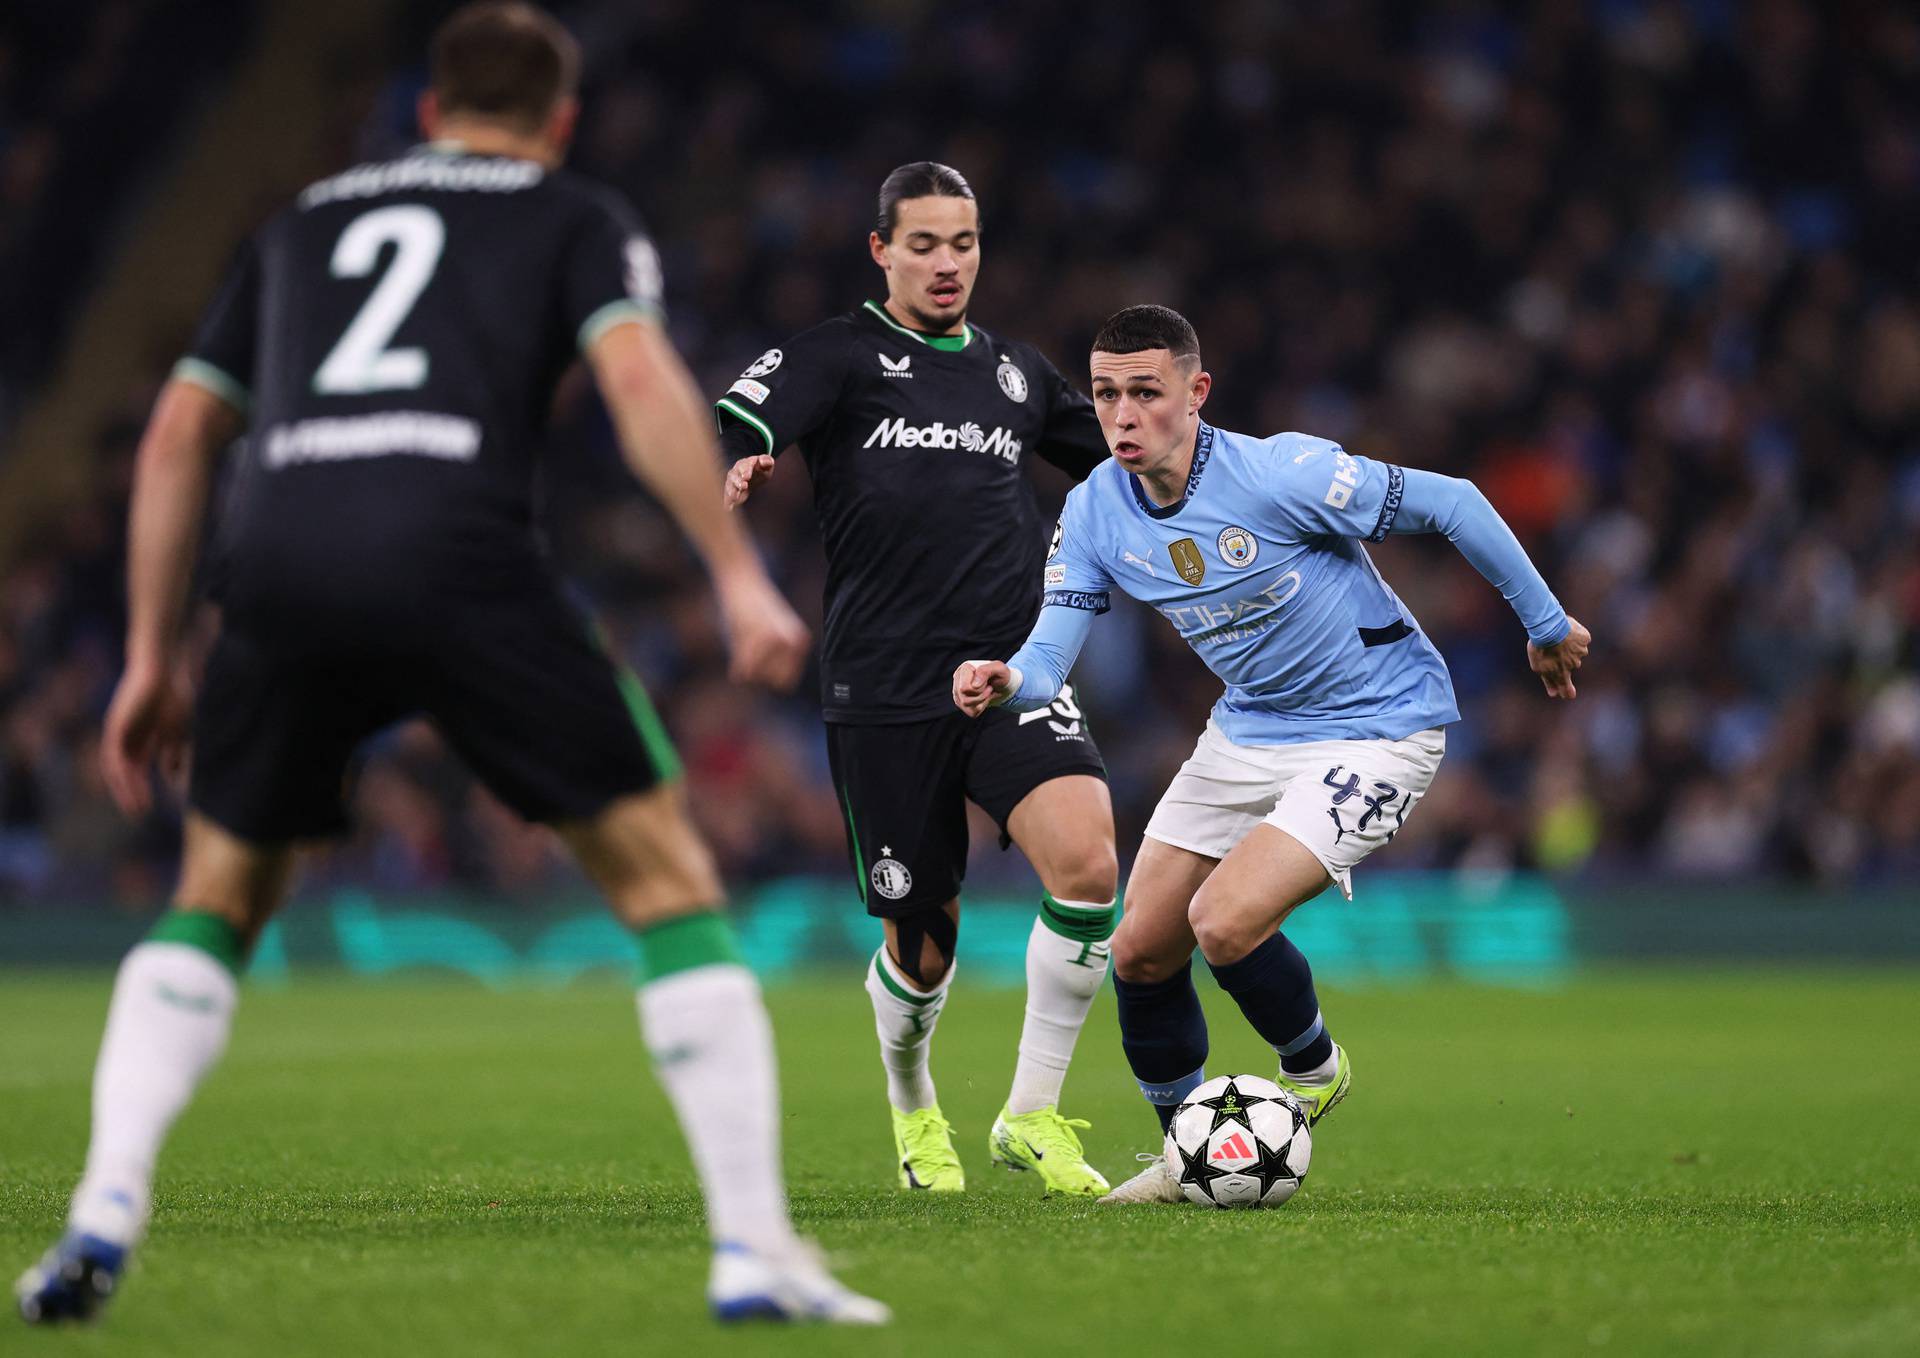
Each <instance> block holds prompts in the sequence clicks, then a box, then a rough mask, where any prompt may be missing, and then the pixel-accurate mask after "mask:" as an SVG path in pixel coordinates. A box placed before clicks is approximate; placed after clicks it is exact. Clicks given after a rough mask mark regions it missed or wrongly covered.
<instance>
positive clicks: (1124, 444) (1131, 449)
mask: <svg viewBox="0 0 1920 1358" xmlns="http://www.w3.org/2000/svg"><path fill="white" fill-rule="evenodd" d="M1140 453H1141V448H1140V445H1139V444H1137V443H1131V442H1129V441H1127V440H1126V439H1121V440H1120V442H1118V443H1116V444H1114V445H1113V455H1114V456H1115V457H1117V458H1119V459H1120V460H1121V461H1122V462H1137V461H1138V460H1139V458H1140Z"/></svg>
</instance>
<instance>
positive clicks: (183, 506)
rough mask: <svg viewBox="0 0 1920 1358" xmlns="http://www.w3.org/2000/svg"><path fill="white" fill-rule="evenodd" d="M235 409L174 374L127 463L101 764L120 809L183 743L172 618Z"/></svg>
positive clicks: (234, 424)
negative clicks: (129, 482)
mask: <svg viewBox="0 0 1920 1358" xmlns="http://www.w3.org/2000/svg"><path fill="white" fill-rule="evenodd" d="M240 425H241V415H240V412H239V411H238V410H236V409H235V408H234V407H233V406H231V405H229V404H228V403H227V402H226V401H225V400H224V399H222V398H221V397H219V396H217V395H215V394H214V393H213V392H212V391H210V390H208V389H207V388H206V387H203V386H200V385H199V384H197V383H195V382H190V381H183V380H181V379H179V378H175V379H174V380H173V381H170V382H168V383H167V385H166V386H165V387H163V388H161V391H160V399H159V401H158V402H156V403H155V405H154V408H153V418H152V419H151V420H149V421H148V422H147V430H146V433H145V434H144V435H143V436H142V437H141V440H140V452H139V456H138V458H137V459H136V461H135V463H134V473H133V502H132V505H131V507H130V508H129V511H128V515H127V656H126V662H127V667H126V670H125V672H124V673H122V675H121V676H120V683H119V685H118V686H117V687H116V688H115V689H114V693H113V702H112V703H111V704H110V705H109V706H108V708H107V722H106V731H105V733H104V735H103V736H102V739H101V748H100V764H101V772H102V774H103V775H104V777H105V778H106V783H107V790H108V791H109V792H110V793H111V794H112V796H113V799H114V801H115V802H116V803H118V805H119V807H120V809H121V810H122V811H123V812H125V813H126V814H127V815H129V816H139V815H144V814H145V813H146V811H147V808H148V807H149V806H150V805H151V803H152V792H151V786H150V784H149V782H148V772H149V770H150V769H151V768H152V765H153V762H154V760H155V759H156V758H157V759H160V760H161V761H162V762H163V763H169V762H174V761H176V760H177V759H178V758H179V756H180V755H181V754H182V753H183V751H184V749H185V744H184V740H185V734H186V718H187V695H186V685H185V681H184V680H183V679H182V678H181V677H180V674H179V669H180V665H179V647H180V629H181V620H182V619H183V618H184V617H185V615H186V611H187V596H188V591H189V589H190V587H191V585H192V583H193V562H194V557H195V556H196V554H197V553H198V550H199V546H200V528H201V522H202V520H203V519H204V518H205V516H206V510H207V489H208V487H209V486H210V485H211V484H212V481H213V464H214V460H215V458H216V457H218V456H219V453H220V450H221V449H222V448H224V447H226V446H227V444H228V443H230V442H232V440H233V438H234V436H235V435H237V434H238V433H239V432H240Z"/></svg>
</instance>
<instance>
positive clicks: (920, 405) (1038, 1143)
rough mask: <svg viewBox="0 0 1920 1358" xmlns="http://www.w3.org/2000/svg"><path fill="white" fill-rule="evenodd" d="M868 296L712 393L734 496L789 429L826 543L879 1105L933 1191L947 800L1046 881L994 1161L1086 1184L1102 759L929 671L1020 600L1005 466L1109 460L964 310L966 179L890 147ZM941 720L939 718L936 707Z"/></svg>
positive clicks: (961, 864) (1100, 957) (953, 843)
mask: <svg viewBox="0 0 1920 1358" xmlns="http://www.w3.org/2000/svg"><path fill="white" fill-rule="evenodd" d="M868 248H869V250H870V252H871V254H872V256H873V261H874V263H875V264H877V265H878V266H879V267H880V269H881V270H882V271H883V272H884V273H885V275H886V280H887V296H886V300H885V301H884V302H871V301H870V302H867V303H866V304H865V305H864V306H862V307H860V308H858V309H856V310H854V311H852V312H849V313H847V314H846V315H843V316H837V317H835V318H833V319H832V320H829V321H827V322H825V323H824V324H821V325H818V326H815V327H814V328H813V329H811V330H809V331H807V332H805V333H804V334H801V335H797V336H795V337H794V338H792V339H790V340H788V341H786V342H785V343H784V344H782V345H781V346H780V347H779V348H777V349H770V350H768V351H767V352H766V353H765V354H762V355H761V356H760V358H759V359H758V360H756V361H755V362H754V363H753V364H752V365H751V366H750V367H748V368H747V370H746V372H745V373H744V374H742V376H741V378H740V380H739V381H737V382H735V383H734V384H733V386H732V387H730V388H729V389H728V390H727V393H726V394H725V395H724V396H723V397H721V398H720V400H719V402H718V406H717V409H718V418H719V421H720V430H721V434H720V441H721V444H722V446H723V447H724V448H725V449H726V450H727V452H728V454H729V455H730V456H732V457H733V458H735V459H736V461H735V462H734V465H733V467H732V469H731V470H730V471H729V473H728V475H727V503H728V504H729V505H730V506H736V507H737V506H738V505H740V504H742V503H744V502H745V501H746V499H747V498H748V496H749V495H750V494H751V493H752V491H753V488H754V487H755V486H757V485H760V484H761V483H762V482H764V481H765V480H766V479H767V478H768V477H769V476H771V475H772V474H773V469H774V459H775V457H776V456H777V455H778V454H779V453H780V452H781V451H782V450H783V449H784V448H786V447H787V446H788V445H789V444H794V445H797V446H798V447H799V449H800V453H801V456H802V457H803V458H804V459H805V460H806V464H807V469H808V471H809V472H810V473H811V474H812V478H813V488H814V504H815V508H816V510H817V512H818V515H819V519H820V531H821V536H822V538H823V540H824V542H825V545H826V552H827V585H826V596H827V607H826V637H825V640H824V643H823V645H822V658H821V688H822V692H821V700H822V704H823V707H824V710H825V717H826V723H827V753H828V758H829V761H830V763H831V765H832V770H833V780H834V785H835V791H836V793H837V795H838V797H839V799H840V804H841V810H842V812H843V813H844V814H845V817H846V821H847V844H848V848H849V851H850V854H851V857H852V860H853V870H854V880H855V882H856V884H857V885H858V888H859V891H860V896H861V899H862V900H863V901H864V903H865V905H866V907H867V910H868V912H869V913H871V914H873V915H877V916H879V917H880V919H881V920H882V922H883V924H884V928H885V932H886V942H885V946H884V947H882V948H880V949H879V950H878V951H876V952H875V953H874V956H873V960H872V963H871V964H870V966H869V967H868V971H867V993H868V994H869V995H870V996H871V997H872V1000H873V1010H874V1020H875V1023H876V1025H877V1027H878V1029H879V1034H880V1052H881V1059H882V1061H883V1062H884V1064H885V1066H886V1073H887V1096H888V1102H889V1103H890V1104H891V1105H892V1109H893V1131H894V1149H895V1153H896V1162H897V1165H898V1175H899V1181H900V1183H901V1185H902V1186H903V1187H906V1188H910V1189H928V1190H931V1191H935V1192H957V1191H959V1190H961V1189H963V1188H964V1187H965V1175H964V1172H963V1171H962V1169H961V1166H960V1160H959V1157H958V1156H957V1155H956V1154H955V1152H954V1149H953V1141H952V1128H951V1127H950V1125H949V1124H948V1122H947V1120H946V1118H945V1117H944V1116H943V1115H942V1114H941V1112H940V1106H939V1103H938V1102H937V1100H936V1097H935V1093H934V1087H933V1080H932V1077H931V1075H930V1074H929V1071H928V1047H929V1044H930V1043H931V1040H932V1037H933V1029H934V1024H935V1022H936V1021H937V1020H938V1019H939V1017H940V1011H941V1009H942V1007H943V1006H944V1005H945V1003H946V998H947V990H948V986H949V985H950V984H951V982H952V980H953V972H954V953H955V943H956V938H957V933H958V923H959V915H960V902H959V892H960V884H961V879H962V877H963V876H964V874H965V869H966V858H967V817H966V804H965V803H966V801H967V800H968V799H971V800H972V801H974V802H975V803H977V804H978V805H979V806H980V807H981V808H982V809H983V810H985V811H986V812H987V813H988V814H989V815H990V816H992V817H993V819H994V820H995V822H997V823H998V824H999V825H1000V827H1001V831H1002V844H1003V845H1004V844H1005V843H1006V842H1007V840H1008V839H1011V840H1012V841H1013V842H1014V843H1017V844H1018V845H1019V846H1020V848H1021V850H1022V852H1024V853H1025V854H1026V856H1027V858H1028V859H1029V860H1030V861H1031V862H1032V863H1033V866H1034V868H1035V870H1036V871H1037V872H1038V873H1039V875H1040V881H1041V885H1042V886H1043V887H1044V888H1045V892H1046V894H1045V896H1044V897H1043V898H1042V901H1041V904H1040V913H1039V918H1038V919H1037V920H1036V921H1035V923H1034V927H1033V930H1032V932H1031V934H1030V935H1029V937H1028V941H1027V1012H1026V1022H1025V1026H1024V1027H1023V1029H1022V1030H1021V1036H1020V1050H1019V1059H1018V1062H1017V1064H1016V1066H1015V1069H1014V1077H1013V1087H1012V1090H1011V1092H1010V1093H1009V1094H1008V1097H1007V1103H1006V1106H1005V1107H1004V1108H1003V1109H1002V1110H1001V1113H1000V1116H999V1117H998V1118H997V1119H996V1120H995V1122H994V1125H993V1128H992V1130H991V1132H990V1133H989V1136H988V1153H989V1156H990V1158H991V1159H992V1160H993V1161H994V1162H996V1163H999V1164H1003V1165H1006V1166H1008V1167H1010V1168H1014V1169H1022V1170H1033V1171H1036V1172H1037V1173H1038V1175H1039V1178H1040V1180H1041V1182H1042V1184H1043V1186H1044V1189H1045V1191H1047V1192H1058V1193H1075V1194H1084V1195H1087V1196H1098V1195H1100V1194H1102V1193H1105V1192H1106V1191H1107V1182H1106V1180H1105V1179H1104V1178H1102V1177H1101V1176H1100V1173H1099V1171H1097V1170H1095V1169H1094V1168H1093V1166H1091V1165H1089V1164H1088V1163H1087V1160H1086V1155H1085V1152H1084V1150H1083V1149H1082V1147H1081V1144H1080V1139H1079V1136H1078V1135H1077V1134H1076V1132H1075V1130H1074V1129H1075V1128H1076V1127H1084V1126H1086V1123H1084V1122H1082V1121H1079V1120H1077V1119H1073V1120H1070V1119H1067V1118H1065V1117H1062V1116H1061V1114H1060V1110H1059V1100H1060V1090H1061V1086H1062V1084H1063V1083H1064V1081H1065V1079H1066V1072H1067V1064H1068V1061H1069V1060H1070V1059H1071V1057H1072V1055H1073V1047H1074V1041H1075V1039H1076V1038H1077V1037H1078V1036H1079V1033H1080V1028H1081V1026H1082V1025H1083V1024H1084V1023H1085V1022H1086V1017H1087V1010H1088V1007H1089V1006H1090V1005H1091V1004H1092V1003H1093V997H1094V995H1095V994H1097V993H1098V992H1099V989H1100V985H1101V983H1102V981H1104V980H1105V978H1106V973H1107V952H1108V948H1107V939H1108V937H1109V936H1110V935H1111V934H1112V933H1113V929H1114V925H1115V923H1116V921H1117V918H1118V911H1117V908H1116V904H1115V901H1114V887H1115V879H1116V876H1117V869H1116V866H1115V860H1114V849H1113V808H1112V804H1111V802H1110V800H1109V798H1108V795H1107V785H1106V781H1105V779H1106V771H1105V766H1104V765H1103V764H1102V763H1101V761H1100V755H1099V752H1098V751H1097V750H1096V749H1095V748H1094V744H1093V740H1092V737H1091V736H1090V735H1089V733H1088V731H1087V726H1086V721H1085V719H1084V718H1083V717H1082V715H1081V713H1080V710H1079V708H1078V707H1077V706H1076V705H1075V703H1074V699H1073V695H1072V693H1071V691H1070V690H1063V691H1062V693H1061V695H1060V698H1059V699H1058V700H1057V701H1056V702H1055V703H1054V704H1053V706H1052V707H1051V708H1050V709H1048V710H1046V711H1043V712H1037V713H1029V714H1028V715H1027V716H1026V717H1024V718H1022V717H1012V716H1008V715H1006V714H1001V713H998V712H994V713H989V714H987V717H986V718H984V719H983V720H982V721H981V722H980V723H979V724H978V725H973V726H970V725H969V724H968V723H967V720H966V718H965V717H964V716H961V715H960V714H959V713H958V712H956V711H955V709H954V707H953V701H952V698H951V697H950V695H949V693H948V687H949V684H948V676H950V675H951V674H952V673H953V670H954V667H955V666H956V665H957V664H959V663H960V662H961V661H964V660H969V659H973V658H976V657H979V656H992V655H999V654H1002V653H1006V654H1011V652H1010V651H1004V652H1003V650H1002V649H997V648H1002V647H1004V645H1005V643H1007V642H1011V643H1012V644H1014V645H1018V644H1019V642H1020V641H1021V640H1022V639H1024V638H1025V636H1026V630H1025V629H1026V628H1028V627H1029V626H1030V625H1031V623H1032V621H1033V619H1034V617H1035V615H1036V614H1037V613H1038V612H1039V607H1040V591H1039V589H1038V588H1037V587H1036V586H1035V583H1034V582H1035V581H1036V580H1038V578H1039V575H1038V572H1039V571H1040V569H1041V566H1042V563H1043V560H1044V558H1045V556H1046V552H1047V532H1048V528H1047V525H1046V523H1045V521H1044V520H1043V519H1042V518H1041V516H1040V512H1039V508H1038V505H1037V504H1036V502H1035V499H1034V494H1033V488H1032V485H1031V483H1030V482H1029V480H1028V479H1027V477H1026V475H1025V473H1024V472H1023V471H1022V463H1023V462H1024V461H1025V460H1026V459H1028V458H1030V457H1031V456H1033V455H1035V454H1038V455H1039V456H1040V457H1043V458H1045V459H1046V460H1047V461H1049V462H1051V463H1053V464H1054V465H1056V466H1058V467H1061V468H1063V469H1064V470H1066V471H1067V472H1069V473H1070V474H1071V475H1073V476H1074V477H1075V478H1076V479H1080V478H1084V477H1085V476H1086V474H1087V473H1088V472H1089V471H1091V470H1092V469H1093V467H1094V466H1095V465H1097V464H1098V463H1099V462H1100V461H1102V460H1103V459H1104V458H1105V457H1106V456H1107V447H1106V442H1105V440H1104V439H1103V438H1102V436H1101V433H1100V423H1099V420H1098V419H1096V418H1095V416H1094V412H1093V405H1092V402H1091V401H1089V400H1088V399H1087V397H1085V396H1084V395H1082V394H1081V393H1079V392H1078V391H1076V390H1075V389H1074V388H1072V387H1071V386H1069V385H1068V384H1067V382H1066V380H1065V379H1064V378H1062V377H1061V376H1060V374H1059V373H1058V372H1056V371H1055V370H1054V368H1053V365H1052V364H1050V363H1048V362H1047V360H1046V358H1045V357H1043V356H1042V355H1041V354H1040V352H1039V351H1038V350H1037V349H1035V348H1034V347H1033V346H1031V345H1028V344H1022V343H1020V342H1018V341H1014V340H1008V339H1003V338H1000V337H998V336H995V335H990V334H988V333H987V332H986V331H984V330H981V329H980V328H979V327H977V326H975V325H973V324H972V323H970V322H969V321H968V320H967V303H968V300H969V298H970V297H971V295H972V292H973V283H974V278H975V276H976V274H977V273H978V271H979V267H980V216H979V211H978V207H977V205H976V204H975V202H974V196H973V190H972V189H971V188H970V187H969V186H968V184H967V181H966V180H965V179H964V178H962V177H961V176H960V174H959V173H958V172H957V171H955V170H952V169H950V168H948V167H947V166H944V165H937V164H934V163H932V162H930V161H921V162H917V163H915V164H911V165H903V166H901V167H900V168H899V169H897V170H895V171H894V172H893V173H892V174H891V175H889V176H887V180H886V182H885V183H884V184H883V185H882V186H881V189H880V205H879V220H878V223H877V225H876V227H875V229H874V231H873V233H872V234H871V236H870V237H869V240H868ZM956 718H958V719H957V720H956Z"/></svg>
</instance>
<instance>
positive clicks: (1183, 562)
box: [1167, 538, 1253, 585]
mask: <svg viewBox="0 0 1920 1358" xmlns="http://www.w3.org/2000/svg"><path fill="white" fill-rule="evenodd" d="M1167 555H1168V556H1170V557H1172V558H1173V568H1174V569H1175V570H1177V571H1179V572H1180V578H1181V579H1182V580H1185V581H1186V582H1187V583H1188V584H1189V585H1197V584H1199V583H1200V582H1201V581H1202V580H1204V579H1206V578H1207V563H1206V562H1204V561H1202V560H1201V559H1200V548H1199V547H1198V546H1196V545H1195V543H1194V541H1193V539H1192V538H1181V539H1180V540H1179V541H1178V542H1171V543H1168V544H1167ZM1247 559H1248V560H1249V561H1251V560H1252V559H1253V558H1252V557H1248V558H1247Z"/></svg>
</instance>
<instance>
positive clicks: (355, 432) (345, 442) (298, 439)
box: [266, 410, 480, 471]
mask: <svg viewBox="0 0 1920 1358" xmlns="http://www.w3.org/2000/svg"><path fill="white" fill-rule="evenodd" d="M479 455H480V426H479V425H478V424H477V423H475V422H474V421H472V420H469V419H466V418H464V417H462V416H459V415H439V414H435V413H434V412H432V411H427V410H388V411H382V412H380V413H378V414H375V415H346V416H340V417H336V418H327V419H317V420H298V421H295V422H294V423H293V424H277V425H275V426H274V427H273V428H271V429H269V430H268V431H267V439H266V464H267V467H268V468H269V470H275V471H277V470H279V469H280V468H282V467H290V466H293V465H295V464H296V463H302V462H349V461H355V460H358V459H360V458H368V457H394V456H404V457H431V458H438V459H440V460H441V461H444V462H471V461H473V460H474V458H476V457H478V456H479Z"/></svg>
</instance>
